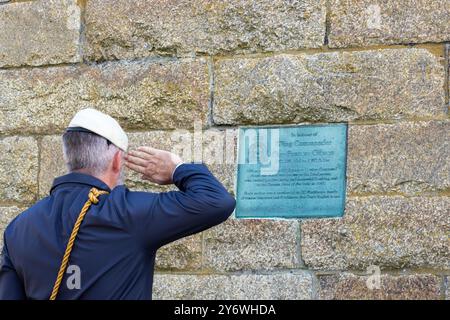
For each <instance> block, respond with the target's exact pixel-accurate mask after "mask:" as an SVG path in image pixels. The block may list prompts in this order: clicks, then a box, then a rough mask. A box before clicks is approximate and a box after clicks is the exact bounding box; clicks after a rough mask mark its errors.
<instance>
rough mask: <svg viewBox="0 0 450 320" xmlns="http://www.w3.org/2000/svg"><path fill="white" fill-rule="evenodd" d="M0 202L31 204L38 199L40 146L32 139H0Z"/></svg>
mask: <svg viewBox="0 0 450 320" xmlns="http://www.w3.org/2000/svg"><path fill="white" fill-rule="evenodd" d="M0 155H1V157H0V186H1V188H0V200H1V201H5V202H11V201H13V202H19V203H30V202H32V201H34V200H35V199H36V195H37V191H38V190H37V189H38V187H37V181H38V179H37V178H38V146H37V142H36V140H35V139H34V138H31V137H7V138H4V139H0Z"/></svg>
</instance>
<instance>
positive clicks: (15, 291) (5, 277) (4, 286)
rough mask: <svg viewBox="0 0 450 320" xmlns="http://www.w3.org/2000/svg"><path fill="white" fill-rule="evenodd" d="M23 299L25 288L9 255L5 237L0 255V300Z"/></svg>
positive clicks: (24, 297)
mask: <svg viewBox="0 0 450 320" xmlns="http://www.w3.org/2000/svg"><path fill="white" fill-rule="evenodd" d="M25 299H26V295H25V290H24V288H23V284H22V281H21V280H20V278H19V276H18V275H17V272H16V270H15V269H14V266H13V264H12V262H11V259H10V257H9V253H8V248H7V245H6V239H5V241H4V245H3V250H2V254H1V256H0V300H25Z"/></svg>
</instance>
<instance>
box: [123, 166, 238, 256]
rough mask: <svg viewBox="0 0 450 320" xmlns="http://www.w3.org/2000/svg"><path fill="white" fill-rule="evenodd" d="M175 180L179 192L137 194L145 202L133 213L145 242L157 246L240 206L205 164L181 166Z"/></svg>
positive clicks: (223, 217)
mask: <svg viewBox="0 0 450 320" xmlns="http://www.w3.org/2000/svg"><path fill="white" fill-rule="evenodd" d="M173 180H174V184H175V185H176V186H177V187H178V189H179V191H170V192H163V193H156V194H155V193H153V194H152V193H144V192H142V193H135V196H136V199H135V200H136V201H138V202H140V203H142V205H137V206H136V205H132V206H131V208H134V209H135V210H136V209H137V210H138V211H139V212H130V214H131V215H132V216H134V218H135V219H137V221H135V222H134V223H133V224H134V225H135V226H136V228H137V230H138V233H139V234H140V237H141V238H142V239H143V241H144V242H145V244H146V245H147V246H148V247H152V248H153V249H158V248H159V247H161V246H163V245H165V244H167V243H169V242H172V241H175V240H177V239H180V238H183V237H186V236H189V235H192V234H194V233H197V232H200V231H203V230H205V229H208V228H210V227H213V226H215V225H217V224H219V223H221V222H223V221H225V220H227V219H228V217H229V216H230V215H231V214H232V212H233V210H234V207H235V205H236V201H235V199H234V198H233V197H232V196H231V195H230V194H229V193H228V191H227V190H226V189H225V188H224V186H223V185H222V184H221V183H220V182H219V181H218V180H217V179H216V178H215V177H214V176H213V175H212V174H211V172H210V171H209V170H208V168H207V167H206V166H205V165H203V164H182V165H180V166H178V167H177V168H176V170H175V172H174V174H173ZM130 193H132V192H130ZM136 194H138V195H136ZM127 200H128V201H127V202H128V203H130V202H131V201H130V200H131V199H129V198H128V199H127Z"/></svg>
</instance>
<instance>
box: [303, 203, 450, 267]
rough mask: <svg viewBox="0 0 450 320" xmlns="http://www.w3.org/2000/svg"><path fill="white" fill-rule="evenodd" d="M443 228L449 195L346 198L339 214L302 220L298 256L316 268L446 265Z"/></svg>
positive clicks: (449, 251)
mask: <svg viewBox="0 0 450 320" xmlns="http://www.w3.org/2000/svg"><path fill="white" fill-rule="evenodd" d="M449 227H450V197H446V196H442V197H412V198H406V197H401V196H394V197H387V196H380V197H376V196H371V197H356V198H350V199H347V204H346V210H345V214H344V217H343V218H339V219H332V218H328V219H312V220H305V221H302V223H301V248H302V259H303V261H304V262H305V264H306V266H307V267H308V268H311V269H316V270H362V271H365V270H366V269H367V267H369V266H370V265H377V266H379V267H380V268H382V269H383V268H386V269H403V268H416V269H417V268H435V269H444V270H445V269H447V270H448V269H449V262H450V243H449V241H448V230H449Z"/></svg>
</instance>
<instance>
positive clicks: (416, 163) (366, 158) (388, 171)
mask: <svg viewBox="0 0 450 320" xmlns="http://www.w3.org/2000/svg"><path fill="white" fill-rule="evenodd" d="M448 159H450V121H431V122H408V123H405V122H403V123H397V124H378V125H353V126H350V127H349V141H348V161H347V162H348V166H347V177H348V184H347V187H348V192H350V193H353V194H364V193H370V192H372V193H382V192H401V193H405V194H415V193H418V192H423V191H438V190H448V189H449V188H450V161H448Z"/></svg>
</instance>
